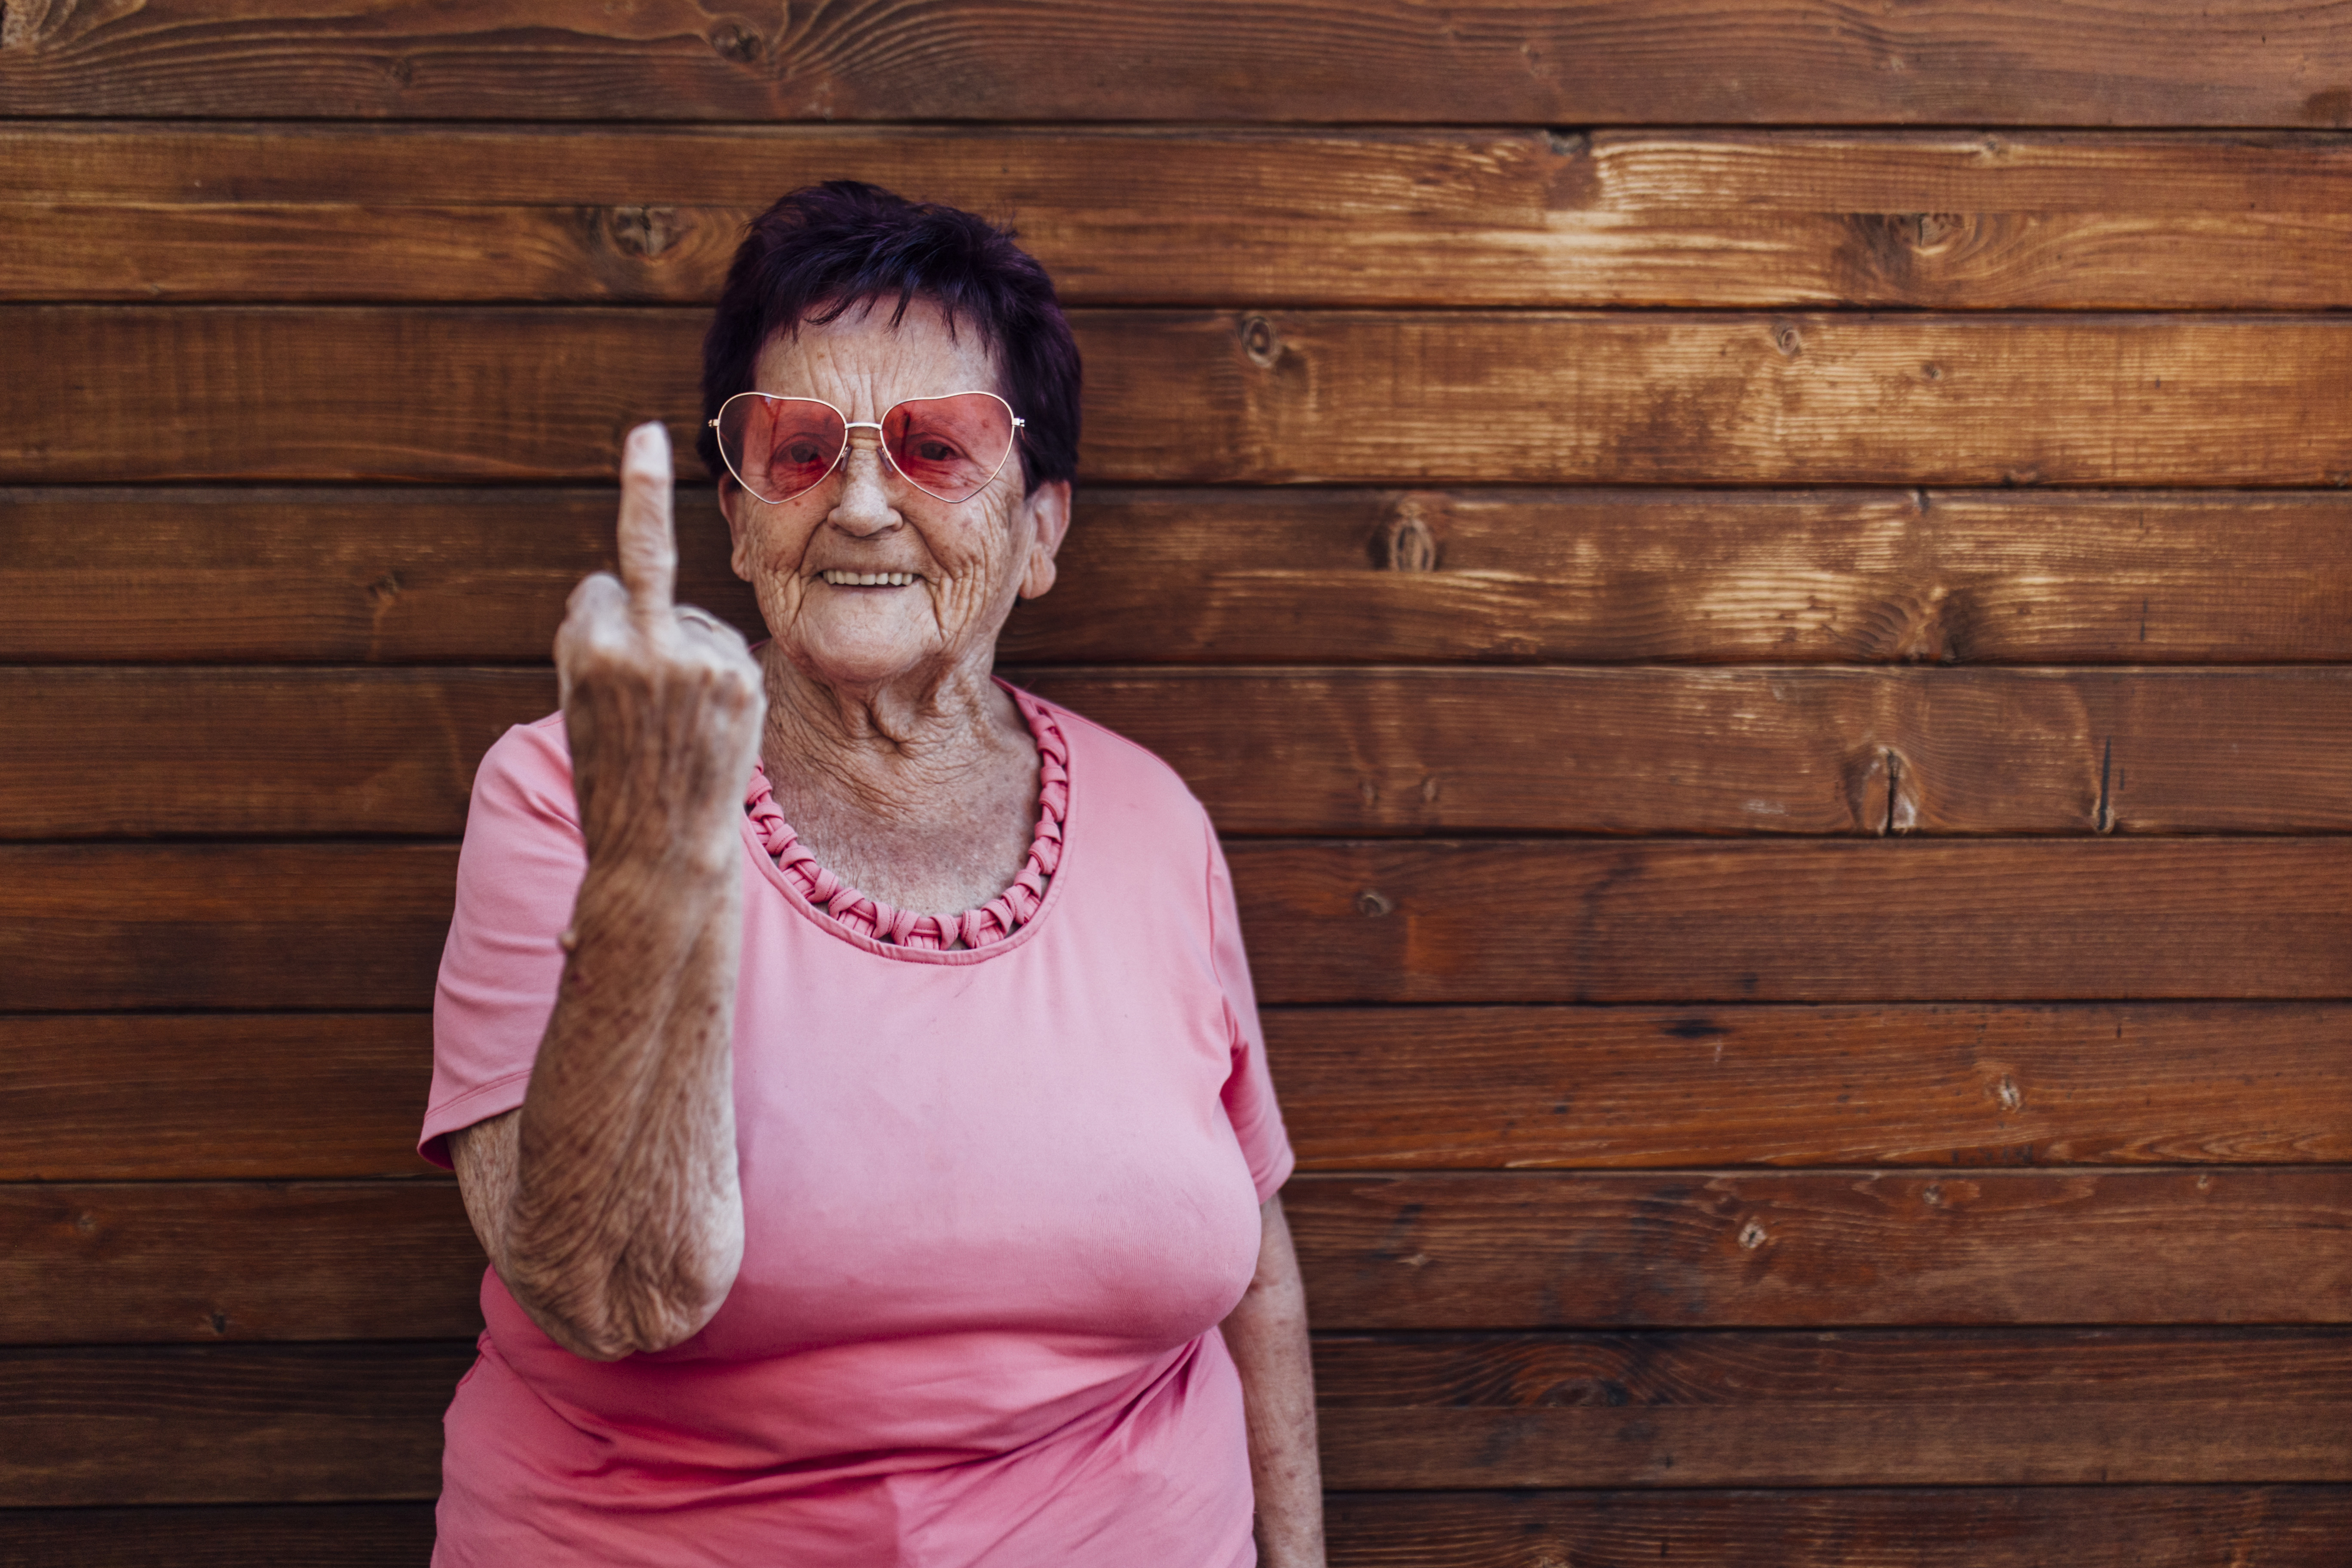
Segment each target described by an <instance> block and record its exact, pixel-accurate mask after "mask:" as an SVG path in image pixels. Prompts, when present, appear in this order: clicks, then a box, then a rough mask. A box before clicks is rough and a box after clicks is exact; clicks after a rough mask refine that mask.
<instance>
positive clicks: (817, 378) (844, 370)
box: [751, 298, 1003, 420]
mask: <svg viewBox="0 0 2352 1568" xmlns="http://www.w3.org/2000/svg"><path fill="white" fill-rule="evenodd" d="M751 384H752V386H753V388H754V389H755V390H757V391H760V392H772V393H775V394H776V395H778V396H781V397H816V398H822V399H824V401H825V402H830V403H832V404H834V405H835V407H837V408H840V409H841V410H843V412H844V413H846V414H847V415H848V416H849V417H850V418H851V419H853V420H875V419H879V418H880V417H881V416H882V411H883V410H884V409H886V408H887V407H889V406H890V404H892V403H895V402H899V401H901V400H902V399H906V398H910V397H942V396H945V395H947V394H948V393H950V392H996V393H997V394H998V395H999V396H1002V395H1003V372H1002V371H1001V370H1000V369H999V367H998V365H997V362H996V355H995V354H994V352H993V351H992V350H990V349H989V347H988V345H987V344H985V343H984V342H982V341H981V340H979V339H978V337H977V336H976V335H972V334H960V333H957V332H956V331H955V330H954V329H953V327H952V324H951V323H950V321H949V320H948V319H947V313H946V311H945V310H944V309H943V308H941V307H940V306H939V305H938V304H936V303H935V302H933V301H931V300H928V299H921V298H918V299H917V300H915V301H914V303H913V305H912V306H911V307H910V308H909V309H908V312H907V317H906V319H905V320H903V321H901V322H899V323H898V324H897V325H895V326H894V325H892V323H891V321H890V319H889V316H888V315H887V313H884V312H877V311H874V310H872V309H870V308H869V309H867V310H865V311H863V312H860V311H857V310H854V309H853V310H851V311H849V312H848V313H846V314H845V315H843V316H841V317H839V318H837V319H835V320H834V321H831V322H828V323H825V324H823V325H818V324H815V323H812V322H800V323H796V324H795V325H794V326H793V327H792V328H791V329H780V330H778V331H777V332H776V333H774V334H773V335H772V336H771V337H770V338H769V340H767V342H766V343H764V344H762V345H761V349H760V353H759V357H758V358H757V359H756V360H755V361H753V363H752V382H751Z"/></svg>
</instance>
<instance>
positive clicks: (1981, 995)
mask: <svg viewBox="0 0 2352 1568" xmlns="http://www.w3.org/2000/svg"><path fill="white" fill-rule="evenodd" d="M1227 853H1228V855H1229V857H1230V859H1231V861H1232V862H1233V867H1234V883H1235V887H1236V889H1237V891H1238V894H1239V897H1240V904H1241V915H1242V922H1243V925H1244V927H1245V928H1246V929H1247V930H1248V931H1249V933H1250V936H1251V961H1252V967H1253V969H1254V971H1255V975H1256V978H1257V984H1258V995H1259V998H1260V999H1261V1000H1268V1001H1280V1002H1369V1001H1383V1002H1463V1001H1488V1002H1497V1001H1512V1002H1545V1001H1586V1002H1599V1001H1607V1002H1694V1001H1812V1002H1837V1001H2068V1000H2080V1001H2100V1000H2134V999H2149V1000H2158V999H2170V998H2180V999H2188V998H2280V999H2288V998H2334V997H2341V996H2344V995H2346V994H2347V989H2352V930H2347V927H2346V925H2345V923H2344V920H2343V917H2342V911H2343V909H2344V907H2345V906H2346V903H2347V899H2352V841H2346V840H2343V839H2334V838H2331V839H2309V840H2270V841H2236V842H2229V841H2213V840H2203V841H2198V840H2188V841H2138V842H2116V841H2105V842H2081V841H2074V842H2066V841H2044V842H2032V841H2024V842H2021V841H1995V842H1986V843H1958V842H1951V841H1940V842H1939V841H1912V842H1901V841H1853V840H1829V841H1818V842H1812V843H1790V842H1774V841H1750V842H1747V843H1713V844H1708V843H1693V842H1688V841H1660V842H1650V843H1638V844H1636V843H1610V842H1603V841H1582V842H1575V841H1570V842H1559V841H1553V842H1528V841H1516V842H1514V841H1476V842H1454V843H1439V842H1420V843H1381V842H1359V843H1351V844H1307V843H1282V842H1252V841H1238V842H1236V843H1234V844H1232V845H1230V846H1229V847H1228V851H1227Z"/></svg>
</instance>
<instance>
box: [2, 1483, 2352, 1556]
mask: <svg viewBox="0 0 2352 1568" xmlns="http://www.w3.org/2000/svg"><path fill="white" fill-rule="evenodd" d="M1324 1517H1325V1519H1326V1521H1327V1526H1328V1531H1329V1532H1330V1546H1331V1562H1332V1563H1333V1564H1334V1565H1335V1568H1545V1565H1546V1564H1547V1563H1549V1564H1552V1565H1553V1568H1557V1565H1558V1564H1559V1563H1563V1562H1569V1563H1587V1562H1590V1563H1635V1562H1654V1561H1656V1560H1657V1559H1659V1558H1660V1557H1666V1558H1670V1559H1671V1560H1672V1561H1673V1562H1675V1563H1686V1564H1692V1565H1695V1568H2045V1565H2046V1564H2048V1563H2053V1562H2063V1563H2068V1564H2070V1565H2072V1568H2207V1565H2209V1564H2210V1563H2218V1562H2230V1561H2233V1560H2236V1561H2247V1562H2256V1563H2263V1564H2264V1565H2265V1568H2336V1563H2337V1562H2338V1560H2339V1556H2340V1552H2341V1547H2342V1543H2343V1539H2344V1536H2345V1533H2346V1531H2352V1490H2347V1489H2346V1488H2343V1487H2322V1486H2285V1487H2095V1488H2061V1487H2031V1488H2022V1487H2021V1488H2004V1489H1993V1488H1982V1487H1968V1488H1950V1489H1935V1490H1931V1489H1918V1490H1889V1489H1860V1488H1857V1489H1853V1490H1807V1491H1766V1490H1747V1491H1704V1490H1683V1491H1673V1492H1657V1491H1556V1492H1339V1493H1334V1494H1332V1495H1331V1496H1330V1497H1328V1498H1327V1499H1326V1500H1325V1502H1324ZM432 1549H433V1508H432V1505H431V1504H430V1503H421V1502H417V1503H328V1504H318V1503H311V1504H291V1505H269V1504H260V1505H251V1504H248V1505H242V1506H240V1505H235V1504H232V1505H228V1506H226V1507H214V1508H104V1509H11V1510H7V1511H0V1554H5V1556H6V1558H7V1560H8V1561H9V1562H10V1563H16V1564H17V1565H18V1568H246V1565H247V1564H249V1563H272V1564H282V1565H284V1568H420V1565H421V1564H422V1563H424V1562H425V1559H426V1558H427V1557H428V1556H430V1555H431V1552H432ZM1662 1549H1663V1550H1662Z"/></svg>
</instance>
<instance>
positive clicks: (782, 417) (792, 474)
mask: <svg viewBox="0 0 2352 1568" xmlns="http://www.w3.org/2000/svg"><path fill="white" fill-rule="evenodd" d="M1022 423H1023V422H1022V421H1021V420H1020V419H1018V418H1016V417H1014V415H1013V408H1012V405H1011V404H1009V403H1007V402H1005V401H1004V400H1003V398H1001V397H998V396H997V395H996V394H995V393H994V392H950V393H949V394H948V395H947V396H945V397H910V398H905V399H902V400H901V401H899V402H894V403H892V404H891V405H890V406H889V407H888V408H887V409H886V410H884V411H883V414H882V417H881V418H880V419H878V420H862V419H851V418H850V417H849V416H848V415H847V414H845V413H842V412H841V410H839V409H837V408H835V407H834V406H833V404H831V403H829V402H825V401H824V399H823V398H814V397H778V396H776V395H775V394H774V393H772V392H737V393H736V394H735V395H734V396H733V397H730V398H729V399H728V400H727V401H726V402H723V403H721V404H720V405H719V417H718V418H717V419H714V420H712V421H711V422H710V427H711V428H712V429H713V430H715V431H717V432H718V433H719V456H720V457H721V458H722V459H724V460H725V461H726V464H727V471H728V472H729V473H730V474H732V475H734V476H735V482H736V483H737V484H739V485H740V486H743V488H745V489H746V490H749V491H750V492H751V494H752V495H753V496H755V497H758V498H759V499H761V500H762V501H765V502H767V503H768V504H769V505H770V506H780V505H782V503H783V502H786V501H789V500H791V499H793V497H795V496H803V495H806V494H807V493H808V492H809V491H811V490H814V489H815V488H816V487H817V486H819V485H822V484H824V481H825V479H826V478H827V477H828V476H831V474H832V473H833V471H834V470H835V468H838V467H839V466H841V459H842V455H843V454H844V453H845V452H847V451H848V450H849V433H850V432H851V431H853V430H870V431H873V432H874V433H875V435H876V437H877V441H878V442H879V444H880V445H881V448H882V455H883V456H884V457H886V458H887V459H888V461H889V464H890V466H891V467H892V468H894V469H896V470H897V471H898V476H900V477H901V478H903V479H905V480H906V481H907V483H908V484H909V485H912V486H914V487H915V488H916V489H918V490H920V491H921V492H922V493H923V494H924V495H926V496H930V497H936V498H938V499H940V500H942V501H949V502H957V501H969V500H971V498H972V497H974V496H977V495H979V494H980V493H981V492H982V490H984V489H986V488H988V482H989V481H990V480H992V479H993V478H995V477H996V476H997V474H998V473H999V472H1000V471H1002V470H1003V467H1004V465H1005V461H1006V460H1007V459H1008V458H1010V457H1011V456H1012V455H1013V437H1014V436H1015V434H1018V433H1019V431H1020V429H1021V426H1022Z"/></svg>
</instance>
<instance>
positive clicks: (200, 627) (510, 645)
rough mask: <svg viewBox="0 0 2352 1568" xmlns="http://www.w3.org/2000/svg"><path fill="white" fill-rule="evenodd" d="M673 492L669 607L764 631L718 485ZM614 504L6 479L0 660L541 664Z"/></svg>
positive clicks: (595, 555)
mask: <svg viewBox="0 0 2352 1568" xmlns="http://www.w3.org/2000/svg"><path fill="white" fill-rule="evenodd" d="M684 466H685V467H686V468H687V469H688V470H689V471H691V469H692V467H693V464H692V461H691V460H690V459H689V460H688V462H687V463H686V464H685V465H684ZM677 502H678V517H677V529H678V547H679V554H680V559H679V569H678V580H677V597H678V599H679V601H681V602H683V603H688V604H699V605H702V606H704V607H706V608H708V609H710V610H713V611H715V612H719V613H721V614H724V615H726V616H727V617H728V619H730V621H732V622H735V623H736V624H737V625H739V626H741V627H743V628H745V629H746V630H747V631H750V632H752V633H753V634H754V635H760V636H764V635H765V632H763V631H760V630H758V629H759V627H760V624H761V622H760V612H759V609H758V607H757V605H755V604H754V603H753V602H752V600H751V591H750V590H749V589H748V588H746V587H745V586H744V585H743V584H742V583H741V582H740V581H738V580H736V578H735V575H734V573H733V572H731V571H730V570H728V567H727V524H726V520H725V519H724V518H722V517H720V516H719V508H718V507H717V506H716V505H715V504H714V503H713V501H712V498H711V492H710V491H709V490H708V489H702V488H695V487H692V486H688V488H686V489H683V490H681V491H680V492H679V493H678V497H677ZM617 511H618V501H617V494H616V492H614V491H613V490H609V489H602V490H599V489H569V490H543V489H531V490H495V489H493V490H454V491H453V490H446V489H438V488H433V489H414V490H411V489H342V490H276V489H271V490H236V489H184V490H170V489H161V490H136V489H22V490H0V546H5V554H0V657H6V658H9V659H14V660H54V659H87V660H100V659H121V660H131V661H152V662H187V661H207V660H223V659H227V660H250V661H256V662H265V663H268V662H318V661H321V660H326V661H336V662H362V661H363V662H373V663H393V664H398V663H405V662H410V661H425V662H435V663H440V662H450V661H458V660H479V661H490V662H510V661H516V660H527V661H530V662H533V663H541V662H544V661H545V660H547V659H548V658H549V656H550V651H551V649H552V648H553V646H554V643H555V629H556V627H557V626H558V625H559V624H561V623H562V619H563V604H564V601H565V599H566V597H567V596H569V594H570V593H571V591H572V587H573V586H574V585H575V584H576V583H578V581H579V580H580V579H581V578H582V577H583V576H585V575H586V574H587V573H589V572H592V571H602V570H612V568H613V566H614V557H613V530H614V520H615V517H616V515H617Z"/></svg>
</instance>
